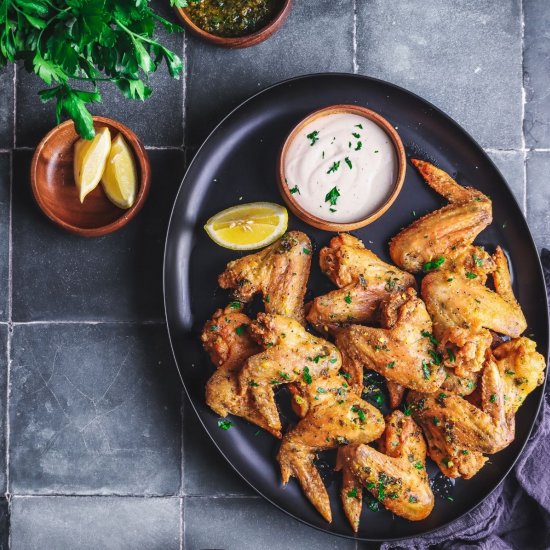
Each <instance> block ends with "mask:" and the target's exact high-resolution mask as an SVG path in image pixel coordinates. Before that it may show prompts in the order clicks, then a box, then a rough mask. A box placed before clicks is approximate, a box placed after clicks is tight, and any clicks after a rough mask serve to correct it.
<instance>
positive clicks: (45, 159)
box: [31, 116, 151, 237]
mask: <svg viewBox="0 0 550 550" xmlns="http://www.w3.org/2000/svg"><path fill="white" fill-rule="evenodd" d="M93 118H94V127H95V128H96V129H98V128H102V127H104V126H107V127H108V128H109V130H110V131H111V138H112V139H114V138H115V137H116V135H117V134H118V133H121V134H122V135H123V136H124V139H125V140H126V142H127V143H128V145H129V146H130V148H131V149H132V151H133V153H134V160H135V162H136V171H137V176H138V185H139V188H138V192H137V196H136V200H135V202H134V204H133V206H132V207H131V208H129V209H127V210H123V209H122V208H118V207H117V206H115V205H114V204H113V203H112V202H111V201H110V200H109V199H108V198H107V195H105V192H104V191H103V188H102V185H101V184H99V185H98V186H97V187H96V188H95V189H94V190H93V191H92V192H91V193H89V194H88V195H87V196H86V198H85V199H84V203H83V204H81V203H80V200H79V197H78V189H77V187H76V185H75V182H74V176H73V156H74V155H73V152H74V144H75V142H76V141H77V140H78V139H79V137H80V136H79V135H78V134H77V133H76V130H75V127H74V124H73V122H72V120H68V121H67V122H63V123H62V124H60V125H59V126H56V127H55V128H53V130H51V131H50V132H49V133H48V134H47V135H46V136H45V137H44V138H43V139H42V141H41V142H40V144H39V145H38V147H37V148H36V150H35V152H34V156H33V158H32V163H31V187H32V192H33V194H34V198H35V199H36V202H37V203H38V206H39V207H40V208H41V209H42V211H43V212H44V214H46V216H48V218H50V220H52V221H53V222H55V223H56V224H57V225H59V226H60V227H62V228H63V229H66V230H67V231H70V232H71V233H75V234H76V235H81V236H83V237H99V236H101V235H106V234H107V233H112V232H113V231H116V230H117V229H120V228H121V227H123V226H124V225H126V224H127V223H128V222H129V221H130V220H131V219H132V218H133V217H134V216H135V215H136V214H137V213H138V212H139V211H140V210H141V208H142V206H143V203H144V202H145V199H146V198H147V195H148V194H149V188H150V186H151V167H150V164H149V157H148V156H147V152H146V151H145V147H143V145H142V144H141V142H140V141H139V139H138V137H137V136H136V134H134V132H132V130H130V129H129V128H127V127H126V126H124V124H121V123H120V122H117V121H116V120H111V119H110V118H105V117H100V116H95V117H93Z"/></svg>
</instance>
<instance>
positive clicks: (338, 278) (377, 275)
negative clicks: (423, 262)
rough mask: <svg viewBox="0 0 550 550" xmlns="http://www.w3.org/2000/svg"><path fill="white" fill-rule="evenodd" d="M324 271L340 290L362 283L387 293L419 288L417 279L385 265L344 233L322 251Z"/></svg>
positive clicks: (358, 241) (357, 241)
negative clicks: (410, 287) (411, 287)
mask: <svg viewBox="0 0 550 550" xmlns="http://www.w3.org/2000/svg"><path fill="white" fill-rule="evenodd" d="M319 263H320V266H321V271H322V272H323V273H324V274H325V275H327V276H328V278H329V279H330V280H331V281H332V282H333V283H334V284H335V285H336V286H337V287H338V288H342V287H344V286H347V285H349V284H351V283H357V282H363V283H364V287H366V288H371V289H378V290H380V291H385V295H387V294H388V293H389V292H392V291H399V290H404V289H405V288H407V287H409V286H413V287H414V286H416V283H415V280H414V277H413V276H412V275H411V274H410V273H405V272H404V271H401V270H400V269H397V268H396V267H395V266H393V265H390V264H387V263H385V262H383V261H382V260H381V259H380V258H379V257H378V256H377V255H376V254H375V253H374V252H371V251H370V250H368V249H367V248H365V245H364V244H363V243H362V242H361V241H360V240H359V239H358V238H356V237H354V236H352V235H349V234H348V233H342V234H340V235H337V236H336V237H333V238H332V239H331V240H330V244H329V246H326V247H325V248H322V249H321V251H320V252H319Z"/></svg>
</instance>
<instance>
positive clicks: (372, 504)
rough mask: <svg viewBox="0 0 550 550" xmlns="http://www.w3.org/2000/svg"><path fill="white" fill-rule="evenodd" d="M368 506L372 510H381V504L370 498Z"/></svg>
mask: <svg viewBox="0 0 550 550" xmlns="http://www.w3.org/2000/svg"><path fill="white" fill-rule="evenodd" d="M367 507H368V509H369V510H370V511H371V512H378V511H379V510H380V505H379V504H378V502H376V500H369V502H368V503H367Z"/></svg>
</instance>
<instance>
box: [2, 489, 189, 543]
mask: <svg viewBox="0 0 550 550" xmlns="http://www.w3.org/2000/svg"><path fill="white" fill-rule="evenodd" d="M179 515H180V503H179V499H177V498H172V499H160V498H95V499H94V498H86V497H27V498H25V497H15V498H14V499H13V501H12V509H11V548H12V549H13V550H31V549H36V550H38V549H44V550H46V549H48V550H65V549H67V550H69V549H77V548H78V549H79V550H98V549H101V550H136V549H138V548H139V549H140V550H177V549H179V548H181V546H180V526H179Z"/></svg>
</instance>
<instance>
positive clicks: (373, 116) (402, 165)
mask: <svg viewBox="0 0 550 550" xmlns="http://www.w3.org/2000/svg"><path fill="white" fill-rule="evenodd" d="M337 113H351V114H354V115H359V116H362V117H365V118H368V119H369V120H371V121H372V122H374V123H376V124H377V125H378V126H380V127H381V128H382V130H384V131H385V132H386V134H388V136H389V137H390V138H391V140H392V143H393V145H394V147H395V156H396V159H397V176H396V178H395V183H394V186H393V190H392V192H391V194H390V196H389V197H388V198H387V200H386V201H385V202H384V203H383V204H382V206H380V207H378V208H377V209H376V210H374V211H373V212H372V213H370V214H369V215H368V216H367V217H366V218H363V219H360V220H357V221H355V222H350V223H333V222H329V221H327V220H323V219H322V218H318V217H317V216H314V215H313V214H311V213H310V212H308V211H307V210H304V208H303V207H302V206H301V205H299V204H298V203H297V202H296V200H295V198H294V195H293V194H292V193H290V191H289V189H288V185H286V178H285V157H286V153H287V151H288V148H289V146H290V144H291V143H292V141H293V140H294V138H295V137H296V136H297V134H298V133H299V132H300V131H301V130H302V128H303V127H304V126H306V125H307V124H309V123H310V122H312V121H313V120H317V119H319V118H321V117H324V116H327V115H333V114H337ZM406 168H407V158H406V156H405V149H404V147H403V143H402V141H401V138H400V137H399V134H398V133H397V132H396V131H395V128H394V127H393V126H392V125H391V123H390V122H388V121H387V120H386V119H385V118H384V117H382V116H381V115H379V114H378V113H375V112H374V111H371V110H370V109H367V108H366V107H360V106H358V105H332V106H330V107H325V108H323V109H319V110H318V111H315V112H313V113H311V114H310V115H308V116H307V117H306V118H304V119H303V120H302V121H301V122H299V123H298V124H297V126H296V127H295V128H294V129H293V130H292V132H290V135H289V136H288V138H287V139H286V141H285V143H284V145H283V148H282V150H281V153H280V155H279V163H278V172H279V173H278V184H279V191H280V192H281V195H282V197H283V199H284V201H285V203H286V205H287V206H288V208H290V210H291V211H292V213H293V214H294V215H296V216H298V218H300V219H301V220H302V221H304V222H306V223H307V224H308V225H311V226H313V227H316V228H317V229H322V230H324V231H332V232H341V231H353V230H355V229H359V228H360V227H365V225H368V224H370V223H372V222H373V221H375V220H377V219H378V218H379V217H380V216H382V214H384V213H385V212H386V211H387V210H388V208H389V207H390V206H391V205H392V204H393V203H394V201H395V199H396V198H397V196H398V195H399V193H400V191H401V188H402V187H403V182H404V181H405V171H406Z"/></svg>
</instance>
